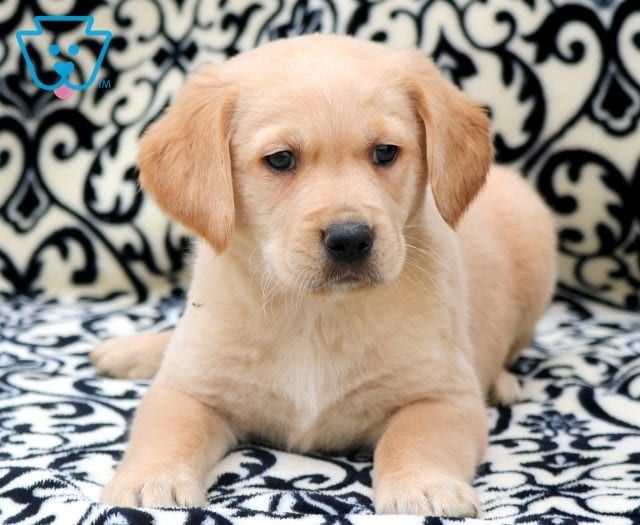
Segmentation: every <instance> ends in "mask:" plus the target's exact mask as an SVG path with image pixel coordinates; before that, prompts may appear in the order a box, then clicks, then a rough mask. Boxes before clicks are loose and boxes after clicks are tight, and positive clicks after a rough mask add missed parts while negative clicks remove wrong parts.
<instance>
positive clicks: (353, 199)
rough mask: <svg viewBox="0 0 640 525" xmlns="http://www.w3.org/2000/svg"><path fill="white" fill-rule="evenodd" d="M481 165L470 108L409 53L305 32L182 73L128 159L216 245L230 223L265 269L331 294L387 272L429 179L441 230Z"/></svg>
mask: <svg viewBox="0 0 640 525" xmlns="http://www.w3.org/2000/svg"><path fill="white" fill-rule="evenodd" d="M491 159H492V149H491V143H490V137H489V122H488V119H487V117H486V116H485V114H484V112H483V111H482V110H481V109H480V108H479V107H478V106H477V105H476V104H475V103H473V102H472V101H471V100H470V99H469V98H468V97H467V96H466V95H464V94H463V93H461V92H460V91H459V90H458V89H457V88H455V87H454V86H453V85H452V84H451V83H449V82H448V81H447V80H446V79H444V78H443V77H442V76H441V75H440V73H439V72H438V71H437V70H436V68H435V67H434V65H433V64H432V63H431V62H430V61H429V60H428V59H426V58H424V57H423V56H422V55H421V54H420V53H419V52H417V51H394V50H391V49H389V48H386V47H384V46H380V45H377V44H372V43H365V42H359V41H356V40H354V39H350V38H346V37H337V36H321V35H314V36H308V37H300V38H296V39H291V40H284V41H278V42H274V43H271V44H269V45H266V46H264V47H262V48H258V49H256V50H254V51H251V52H249V53H245V54H243V55H239V56H238V57H236V58H234V59H232V60H230V61H229V62H227V63H225V64H223V65H222V66H218V67H216V68H208V69H203V70H201V71H200V72H198V73H196V74H195V75H192V76H191V77H190V79H189V80H187V82H186V84H185V86H184V88H183V89H182V91H181V93H180V94H179V96H178V98H177V99H176V101H175V103H174V104H173V105H172V106H171V107H170V108H169V110H168V111H167V113H166V114H165V115H164V116H163V117H162V118H161V119H160V120H159V121H158V122H156V123H155V124H154V125H152V126H151V128H150V129H149V131H148V132H147V133H146V134H145V136H144V138H143V140H142V143H141V151H140V159H139V165H140V169H141V182H142V185H143V186H144V188H145V189H146V190H147V191H149V192H150V193H151V194H152V195H153V197H154V198H155V199H156V201H157V202H158V203H159V204H160V205H161V206H162V207H163V208H164V209H165V211H167V212H168V213H169V215H171V216H173V217H174V218H176V219H178V220H180V221H181V222H183V223H184V224H186V225H187V226H188V227H190V228H192V229H193V230H195V231H196V232H197V233H198V234H199V235H200V236H201V237H203V238H204V239H205V240H206V241H207V242H208V243H209V244H210V245H211V246H212V247H213V248H214V250H216V251H217V252H221V251H223V250H224V249H225V248H226V247H227V245H228V244H229V242H230V239H231V236H232V232H233V229H234V223H235V228H236V232H237V233H236V234H237V235H239V236H243V237H245V238H247V239H249V240H250V242H251V243H253V244H254V245H255V248H256V250H258V251H259V253H261V254H262V263H263V264H262V265H261V268H262V270H263V271H265V272H267V273H269V274H270V275H272V276H275V278H277V279H278V280H279V281H280V283H281V284H283V285H285V286H287V287H290V288H295V289H298V290H300V289H301V290H305V291H309V292H314V293H331V292H338V291H346V290H351V289H356V288H362V287H365V286H370V285H374V284H381V283H385V282H389V281H391V280H393V279H394V278H395V277H397V276H398V275H399V274H400V272H401V271H402V268H403V266H404V263H405V254H406V243H405V237H404V232H405V231H407V230H406V229H405V228H407V227H409V226H413V223H415V222H418V221H420V220H421V215H422V207H423V204H424V200H425V187H426V183H427V181H428V182H429V183H430V185H431V188H432V191H433V194H434V198H435V202H436V204H437V207H438V209H439V211H440V213H441V215H442V217H443V218H444V220H445V221H446V222H447V223H448V224H449V225H451V226H452V227H453V226H455V225H456V223H457V221H458V220H459V219H460V217H461V215H462V214H463V213H464V211H465V209H466V208H467V206H468V205H469V203H470V202H471V200H472V199H473V197H474V196H475V195H476V193H477V192H478V191H479V189H480V188H481V186H482V184H483V182H484V179H485V176H486V173H487V171H488V168H489V165H490V162H491Z"/></svg>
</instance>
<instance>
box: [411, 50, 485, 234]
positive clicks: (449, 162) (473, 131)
mask: <svg viewBox="0 0 640 525" xmlns="http://www.w3.org/2000/svg"><path fill="white" fill-rule="evenodd" d="M407 58H408V65H407V66H406V67H407V71H409V79H408V82H409V92H410V94H411V97H412V98H413V100H414V103H415V107H416V110H417V112H418V115H419V117H420V119H421V120H422V121H423V122H424V126H425V131H426V138H427V140H426V142H427V143H426V157H427V158H426V162H427V178H428V181H429V184H430V185H431V190H432V192H433V196H434V198H435V201H436V206H437V207H438V210H439V211H440V214H441V215H442V217H443V218H444V220H445V221H446V222H447V223H448V224H449V225H450V226H452V227H455V225H456V224H457V223H458V221H459V220H460V218H461V217H462V215H463V213H464V212H465V210H466V209H467V207H468V206H469V204H471V201H472V200H473V198H474V197H475V196H476V194H477V193H478V192H479V191H480V189H481V188H482V185H483V184H484V182H485V179H486V177H487V172H488V171H489V167H490V166H491V162H492V160H493V147H492V144H491V133H490V128H491V124H490V121H489V118H488V117H487V115H486V112H485V111H484V110H483V109H482V108H481V107H480V106H479V105H478V104H477V103H475V102H474V101H473V100H472V99H471V98H470V97H469V96H467V95H465V94H464V93H463V92H462V91H460V90H459V89H458V88H457V87H456V86H455V85H453V84H452V83H451V82H449V80H447V79H446V78H445V77H444V76H443V75H442V74H441V73H440V72H439V71H438V69H437V68H436V66H435V65H434V64H433V62H432V61H431V60H429V59H427V58H426V57H425V56H424V55H422V53H420V52H419V51H409V52H407Z"/></svg>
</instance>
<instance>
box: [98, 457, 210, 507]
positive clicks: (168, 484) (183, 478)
mask: <svg viewBox="0 0 640 525" xmlns="http://www.w3.org/2000/svg"><path fill="white" fill-rule="evenodd" d="M100 502H101V503H105V504H107V505H115V506H120V507H152V508H157V507H206V506H207V498H206V497H205V489H204V487H203V486H202V485H201V484H200V483H199V482H198V480H197V478H196V477H195V476H193V475H190V474H189V473H188V472H180V471H179V470H177V469H170V468H161V469H148V468H147V469H145V468H144V467H142V469H138V468H133V467H131V468H127V469H126V470H124V471H122V472H120V471H119V472H117V473H116V476H115V477H114V478H113V480H111V482H110V483H109V484H108V485H107V486H106V487H105V488H104V489H103V490H102V494H101V495H100Z"/></svg>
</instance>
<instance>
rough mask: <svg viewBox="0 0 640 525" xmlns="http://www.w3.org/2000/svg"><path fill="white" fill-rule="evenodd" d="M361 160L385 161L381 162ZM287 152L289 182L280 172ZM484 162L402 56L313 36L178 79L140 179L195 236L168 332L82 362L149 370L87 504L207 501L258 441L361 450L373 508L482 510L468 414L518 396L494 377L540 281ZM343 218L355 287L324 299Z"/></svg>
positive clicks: (530, 222)
mask: <svg viewBox="0 0 640 525" xmlns="http://www.w3.org/2000/svg"><path fill="white" fill-rule="evenodd" d="M376 144H395V145H397V146H399V148H400V154H399V156H398V158H397V160H396V161H395V162H394V163H393V164H392V165H390V166H387V167H380V166H375V165H374V164H373V163H372V162H371V151H372V148H373V146H375V145H376ZM283 149H287V150H291V151H293V152H294V153H295V155H296V158H297V160H298V165H297V168H296V170H295V171H294V172H292V173H287V174H277V173H274V172H273V171H272V170H270V169H269V168H268V167H267V166H266V165H265V164H264V156H265V155H268V154H270V153H273V152H275V151H279V150H283ZM491 159H492V151H491V144H490V136H489V124H488V121H487V119H486V117H485V115H484V112H483V111H482V110H481V109H480V108H478V107H477V106H476V105H475V104H474V103H473V102H472V101H471V100H470V99H469V98H468V97H466V96H465V95H463V94H462V93H461V92H460V91H458V90H457V89H456V88H455V87H454V86H453V85H451V84H450V83H449V82H447V81H446V80H445V79H444V78H443V77H441V76H440V74H439V73H438V72H437V70H436V69H435V68H434V66H433V65H432V63H431V62H430V61H428V60H427V59H424V58H422V57H421V56H420V55H419V54H418V53H416V52H407V51H394V50H391V49H388V48H386V47H383V46H379V45H376V44H371V43H364V42H358V41H356V40H353V39H349V38H345V37H337V36H320V35H316V36H309V37H301V38H297V39H293V40H288V41H280V42H276V43H272V44H269V45H266V46H264V47H262V48H259V49H257V50H254V51H252V52H249V53H246V54H244V55H240V56H239V57H237V58H234V59H233V60H231V61H229V62H228V63H226V64H223V65H222V66H219V67H217V68H212V69H205V70H203V71H201V72H199V73H196V75H194V76H193V77H192V78H191V79H190V80H188V81H187V83H186V85H185V87H184V89H183V91H182V93H181V95H180V96H179V97H178V98H177V100H176V102H175V104H174V105H173V106H172V108H170V109H169V110H168V112H167V114H166V115H165V116H164V117H163V118H161V119H160V121H159V122H157V123H156V124H154V125H153V126H152V127H151V129H150V130H149V131H148V133H147V134H146V135H145V137H144V138H143V140H142V144H141V152H140V167H141V180H142V184H143V186H144V187H145V189H146V190H147V191H148V192H149V193H150V194H151V195H152V196H153V197H154V198H155V199H156V201H157V202H158V203H159V204H160V206H162V207H163V208H164V209H165V210H166V211H167V213H169V214H170V215H172V216H173V217H174V218H176V219H177V220H180V221H181V222H183V223H184V224H186V225H187V226H189V227H191V228H192V229H194V231H196V232H197V233H198V234H199V235H200V236H201V238H202V240H201V241H200V242H199V244H198V248H197V254H196V258H195V266H194V272H193V281H192V283H191V288H190V291H189V296H188V300H187V306H186V310H185V312H184V315H183V316H182V318H181V320H180V322H179V323H178V326H177V327H176V329H175V331H174V332H173V334H171V333H169V332H166V333H162V334H147V335H139V336H134V337H132V338H126V339H124V338H123V339H115V340H112V341H107V342H105V343H103V344H102V345H101V346H100V347H98V348H97V349H96V350H95V352H94V353H93V354H92V358H93V361H94V363H95V364H96V367H97V368H98V371H99V372H101V373H106V374H111V375H116V376H118V377H142V376H149V375H152V374H153V373H154V372H155V371H156V369H157V368H158V367H159V370H158V371H157V374H156V377H155V379H154V382H153V384H152V386H151V388H150V390H149V392H148V394H147V395H146V396H145V398H144V399H143V400H142V402H141V404H140V407H139V409H138V412H137V415H136V418H135V421H134V423H133V428H132V433H131V442H130V444H129V447H128V449H127V453H126V454H125V457H124V459H123V462H122V464H121V465H120V467H119V468H118V471H117V472H116V475H115V477H114V479H113V480H112V481H111V482H110V483H109V484H108V485H107V487H106V488H105V490H104V492H103V494H102V501H104V502H106V503H110V504H116V505H143V506H180V505H200V504H205V503H206V500H205V489H206V485H205V480H206V474H207V472H208V471H209V470H210V469H211V467H212V466H213V465H214V464H215V463H216V462H217V461H218V460H219V459H220V457H221V456H222V455H223V454H224V453H225V452H226V451H228V450H229V448H230V447H232V446H233V445H234V444H235V443H237V442H239V441H244V440H247V439H250V438H256V439H259V440H261V441H263V442H266V443H270V444H273V445H275V446H278V447H283V448H286V449H290V450H296V451H302V452H307V451H311V450H315V451H340V450H345V449H352V448H354V447H362V448H371V449H374V450H375V456H374V472H373V482H374V491H375V508H376V511H377V512H380V513H415V514H435V515H445V516H472V515H476V514H477V513H478V502H477V499H476V497H475V494H474V491H473V489H472V487H471V485H470V483H471V481H472V479H473V476H474V472H475V468H476V466H477V464H478V462H479V461H480V460H481V458H482V456H483V453H484V451H485V447H486V443H487V425H486V420H485V410H484V400H485V398H487V397H490V398H491V399H492V400H493V401H494V402H497V403H501V402H513V401H516V400H517V398H518V384H517V381H516V380H515V378H514V377H513V376H511V375H510V374H509V373H508V372H507V371H506V370H505V367H506V366H507V365H508V364H509V363H510V362H511V361H512V360H513V359H514V358H515V357H516V356H517V352H518V351H519V350H520V349H521V348H522V346H524V345H526V343H527V342H528V340H529V339H530V337H531V335H532V333H533V330H534V324H535V322H536V320H537V319H538V317H539V316H540V315H541V314H542V312H543V310H544V309H545V307H546V305H547V304H548V302H549V300H550V297H551V293H552V290H553V285H554V276H555V271H554V258H555V255H554V253H555V239H554V233H553V227H552V223H551V218H550V214H549V212H548V211H547V209H546V208H545V206H544V205H543V203H542V202H541V201H540V199H539V198H538V197H537V196H536V194H535V193H534V192H533V191H532V190H531V189H530V188H529V187H528V186H527V184H526V183H525V182H524V181H523V180H522V179H521V177H520V176H518V175H517V174H515V173H512V172H510V171H508V170H506V169H503V168H499V167H492V168H491V169H490V170H489V166H490V163H491ZM487 172H489V174H488V176H487ZM474 197H475V200H474ZM465 211H466V213H465ZM354 217H355V218H358V219H360V220H363V221H366V222H367V223H369V224H370V225H371V226H372V227H373V228H374V230H375V232H376V240H375V244H374V247H373V251H372V256H371V260H370V262H369V268H368V270H369V273H368V274H367V277H366V278H363V279H362V280H361V281H359V282H357V283H349V284H346V283H338V282H336V281H335V280H334V279H333V277H332V274H331V272H329V271H328V270H327V262H326V257H325V255H324V251H323V250H322V246H321V242H320V240H319V239H320V238H321V232H322V229H323V228H324V227H326V225H327V224H329V223H330V222H332V221H336V220H341V219H345V218H354ZM165 346H166V352H165V353H164V357H163V358H162V354H163V352H164V349H165Z"/></svg>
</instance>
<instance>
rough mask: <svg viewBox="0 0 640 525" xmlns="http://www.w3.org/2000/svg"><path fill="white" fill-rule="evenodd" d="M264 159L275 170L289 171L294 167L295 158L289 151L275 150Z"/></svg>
mask: <svg viewBox="0 0 640 525" xmlns="http://www.w3.org/2000/svg"><path fill="white" fill-rule="evenodd" d="M264 159H265V162H266V163H267V165H268V166H269V167H270V168H271V169H274V170H276V171H290V170H292V169H293V168H295V167H296V159H295V157H294V156H293V153H291V152H290V151H277V152H276V153H272V154H271V155H267V156H266V157H265V158H264Z"/></svg>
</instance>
